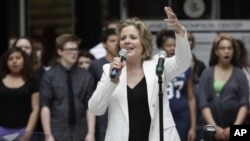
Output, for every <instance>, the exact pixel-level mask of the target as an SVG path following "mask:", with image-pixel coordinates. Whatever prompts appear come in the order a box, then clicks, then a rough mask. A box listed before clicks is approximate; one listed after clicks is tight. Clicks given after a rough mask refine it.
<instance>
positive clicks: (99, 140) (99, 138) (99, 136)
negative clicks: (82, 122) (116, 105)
mask: <svg viewBox="0 0 250 141" xmlns="http://www.w3.org/2000/svg"><path fill="white" fill-rule="evenodd" d="M106 129H107V124H97V125H96V132H95V134H96V141H104V139H105V135H106Z"/></svg>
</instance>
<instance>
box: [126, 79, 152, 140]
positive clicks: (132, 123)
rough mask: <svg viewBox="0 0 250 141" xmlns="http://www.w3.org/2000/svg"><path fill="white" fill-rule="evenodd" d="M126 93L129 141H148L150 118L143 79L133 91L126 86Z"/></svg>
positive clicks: (145, 85)
mask: <svg viewBox="0 0 250 141" xmlns="http://www.w3.org/2000/svg"><path fill="white" fill-rule="evenodd" d="M127 91H128V95H127V96H128V111H129V141H148V135H149V129H150V123H151V118H150V114H149V107H148V96H147V84H146V79H145V77H143V79H142V80H141V81H140V82H139V83H138V84H137V85H136V86H135V87H134V88H133V89H131V88H130V87H129V86H127Z"/></svg>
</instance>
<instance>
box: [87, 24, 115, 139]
mask: <svg viewBox="0 0 250 141" xmlns="http://www.w3.org/2000/svg"><path fill="white" fill-rule="evenodd" d="M101 41H102V44H103V47H104V48H105V49H106V52H107V54H106V56H105V57H102V58H100V59H97V60H94V61H93V62H92V63H91V64H90V67H89V69H88V71H89V72H91V73H92V75H93V76H94V79H95V84H96V86H97V82H98V81H99V80H100V79H101V76H102V73H103V69H102V68H103V65H104V64H107V63H110V62H112V60H113V58H114V57H116V56H117V55H118V47H117V35H116V33H115V29H112V28H108V29H106V30H104V31H103V33H102V35H101ZM107 122H108V111H106V112H105V114H104V115H101V116H96V130H95V134H96V141H104V138H105V133H106V129H107Z"/></svg>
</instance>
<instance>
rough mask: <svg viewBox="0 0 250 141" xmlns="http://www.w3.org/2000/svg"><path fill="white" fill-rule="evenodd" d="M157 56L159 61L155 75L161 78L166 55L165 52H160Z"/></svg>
mask: <svg viewBox="0 0 250 141" xmlns="http://www.w3.org/2000/svg"><path fill="white" fill-rule="evenodd" d="M158 55H159V60H158V64H157V65H156V75H157V76H161V75H162V73H163V70H164V61H165V58H166V56H167V54H166V52H165V51H163V50H161V51H160V52H159V54H158Z"/></svg>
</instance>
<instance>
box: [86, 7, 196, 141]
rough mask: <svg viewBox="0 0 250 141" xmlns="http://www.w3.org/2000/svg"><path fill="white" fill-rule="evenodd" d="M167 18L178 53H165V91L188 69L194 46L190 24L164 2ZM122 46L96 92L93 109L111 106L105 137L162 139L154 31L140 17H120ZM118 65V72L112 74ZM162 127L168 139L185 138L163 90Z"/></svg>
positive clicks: (99, 112) (116, 140) (134, 140)
mask: <svg viewBox="0 0 250 141" xmlns="http://www.w3.org/2000/svg"><path fill="white" fill-rule="evenodd" d="M164 11H165V13H166V15H167V19H165V22H166V23H167V24H168V25H169V26H171V27H172V28H173V29H174V30H175V35H176V50H175V56H173V57H171V58H166V59H165V61H164V62H165V63H164V64H163V65H164V66H165V67H166V68H167V69H165V70H162V78H163V90H165V86H166V84H167V83H168V82H170V80H171V79H172V78H174V77H175V76H177V75H178V74H180V73H182V72H184V71H185V70H186V69H187V68H188V67H189V66H190V63H191V50H190V47H189V44H188V40H187V35H186V30H185V28H184V27H183V26H182V25H181V23H180V22H179V20H178V19H177V16H176V15H175V13H174V12H173V11H172V9H171V8H170V7H167V6H166V7H164ZM116 33H117V37H118V43H117V46H118V48H119V49H121V50H125V51H127V54H126V56H125V59H124V61H122V60H123V59H122V60H121V59H120V57H118V56H117V57H115V58H113V60H112V62H111V63H107V64H105V65H104V66H103V73H102V77H101V79H100V81H99V82H98V84H97V88H96V89H95V91H94V93H93V95H92V97H91V98H90V100H89V109H90V111H91V112H92V113H94V114H95V115H103V114H104V113H105V112H106V111H107V110H108V124H107V130H106V135H105V141H108V140H114V141H158V140H160V136H159V133H160V129H159V128H160V124H159V122H160V119H159V114H160V113H159V97H158V94H159V85H158V83H157V82H158V79H159V77H157V76H159V75H160V74H159V75H156V65H157V62H158V61H157V60H156V59H153V56H152V52H153V43H152V39H153V36H152V33H151V31H150V29H149V28H148V26H147V25H146V24H145V23H144V22H143V21H142V20H140V19H139V18H136V17H134V18H129V19H124V20H122V21H120V22H119V23H118V24H117V29H116ZM113 70H117V75H116V76H115V77H112V76H110V74H111V72H112V71H113ZM162 98H163V99H162V100H163V101H164V102H163V103H162V104H163V105H162V106H163V109H164V110H163V113H162V114H163V115H162V116H163V118H164V123H163V128H164V129H162V133H163V136H164V137H165V139H164V140H165V141H167V140H170V141H180V137H179V134H178V132H177V130H176V127H175V122H174V120H173V117H172V113H171V110H170V108H169V101H168V96H167V94H166V91H163V97H162Z"/></svg>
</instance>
